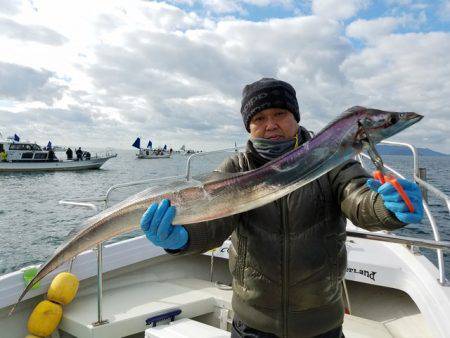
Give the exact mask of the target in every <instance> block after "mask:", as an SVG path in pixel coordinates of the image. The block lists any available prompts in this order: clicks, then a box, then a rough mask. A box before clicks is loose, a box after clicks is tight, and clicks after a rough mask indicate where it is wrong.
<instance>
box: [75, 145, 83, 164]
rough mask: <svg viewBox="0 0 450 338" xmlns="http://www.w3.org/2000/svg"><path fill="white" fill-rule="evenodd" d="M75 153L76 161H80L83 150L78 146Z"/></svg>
mask: <svg viewBox="0 0 450 338" xmlns="http://www.w3.org/2000/svg"><path fill="white" fill-rule="evenodd" d="M75 154H76V155H77V161H82V160H83V150H81V147H79V148H78V149H77V151H76V152H75Z"/></svg>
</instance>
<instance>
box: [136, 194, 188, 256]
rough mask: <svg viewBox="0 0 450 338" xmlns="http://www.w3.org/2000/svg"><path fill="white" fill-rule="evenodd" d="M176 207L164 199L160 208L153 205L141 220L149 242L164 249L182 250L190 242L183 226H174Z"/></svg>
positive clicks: (155, 204)
mask: <svg viewBox="0 0 450 338" xmlns="http://www.w3.org/2000/svg"><path fill="white" fill-rule="evenodd" d="M174 217H175V207H174V206H170V201H169V200H167V199H164V200H162V201H161V204H160V205H159V207H158V204H157V203H153V204H152V205H150V207H149V208H148V209H147V211H146V212H145V213H144V215H143V216H142V219H141V228H142V230H143V231H144V233H145V236H147V238H148V240H149V241H150V242H152V243H153V244H155V245H157V246H160V247H162V248H164V249H169V250H177V249H182V248H183V247H184V246H185V245H186V244H187V242H188V238H189V235H188V232H187V231H186V229H185V228H184V227H183V226H182V225H172V220H173V218H174Z"/></svg>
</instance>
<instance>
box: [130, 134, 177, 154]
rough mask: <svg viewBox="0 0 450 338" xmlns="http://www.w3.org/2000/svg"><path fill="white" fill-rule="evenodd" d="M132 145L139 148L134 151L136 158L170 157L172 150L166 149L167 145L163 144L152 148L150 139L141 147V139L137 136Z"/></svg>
mask: <svg viewBox="0 0 450 338" xmlns="http://www.w3.org/2000/svg"><path fill="white" fill-rule="evenodd" d="M132 146H133V147H135V148H137V149H138V150H139V151H138V152H137V153H136V158H138V159H160V158H171V157H172V151H171V150H168V149H167V145H164V147H163V148H156V149H153V148H152V141H151V140H149V141H148V144H147V148H141V139H140V137H138V138H137V139H136V140H135V141H134V143H133V144H132Z"/></svg>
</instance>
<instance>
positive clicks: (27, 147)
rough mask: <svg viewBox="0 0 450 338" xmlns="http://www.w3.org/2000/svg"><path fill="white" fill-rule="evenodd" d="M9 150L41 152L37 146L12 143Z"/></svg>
mask: <svg viewBox="0 0 450 338" xmlns="http://www.w3.org/2000/svg"><path fill="white" fill-rule="evenodd" d="M9 150H38V151H40V150H41V147H39V146H38V145H37V144H21V143H12V144H11V145H10V146H9Z"/></svg>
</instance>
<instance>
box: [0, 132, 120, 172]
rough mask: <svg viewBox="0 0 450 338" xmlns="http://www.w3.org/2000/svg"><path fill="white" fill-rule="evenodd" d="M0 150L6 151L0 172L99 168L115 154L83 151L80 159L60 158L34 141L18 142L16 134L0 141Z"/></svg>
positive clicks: (0, 164)
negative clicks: (92, 153) (93, 153)
mask: <svg viewBox="0 0 450 338" xmlns="http://www.w3.org/2000/svg"><path fill="white" fill-rule="evenodd" d="M2 151H4V152H5V153H6V159H5V160H2V161H1V162H0V173H1V172H40V171H69V170H70V171H72V170H89V169H99V168H100V167H101V166H102V165H103V164H105V162H106V161H108V160H109V159H111V158H114V157H116V156H117V154H116V153H113V152H111V151H107V152H106V153H105V154H100V155H98V154H95V156H91V154H90V153H89V152H84V153H83V156H82V160H77V159H69V160H61V159H58V157H57V156H56V155H55V152H54V150H53V149H52V148H50V147H46V149H45V150H44V149H42V148H41V147H40V146H39V145H37V144H36V143H32V142H20V138H19V137H18V136H17V135H14V137H13V138H11V137H10V138H7V139H6V140H5V141H0V153H1V152H2ZM0 160H1V159H0Z"/></svg>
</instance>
